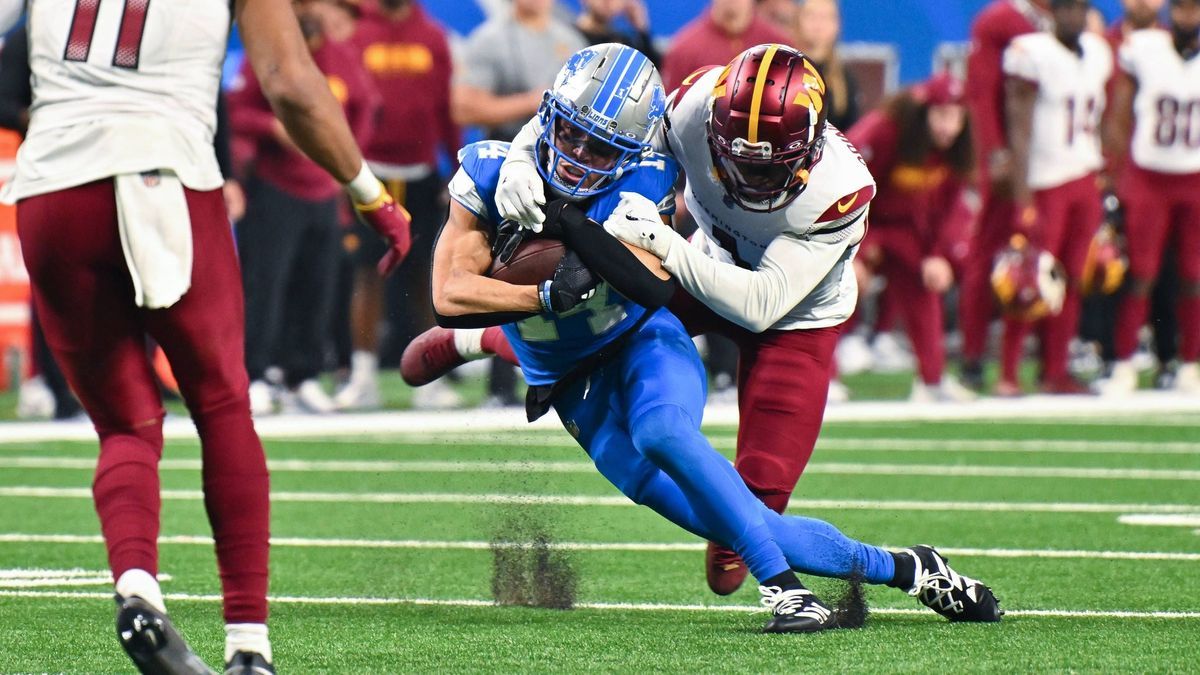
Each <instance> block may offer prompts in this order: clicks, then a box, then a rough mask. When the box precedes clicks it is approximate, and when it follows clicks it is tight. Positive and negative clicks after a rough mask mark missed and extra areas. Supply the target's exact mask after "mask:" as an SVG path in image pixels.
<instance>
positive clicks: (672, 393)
mask: <svg viewBox="0 0 1200 675" xmlns="http://www.w3.org/2000/svg"><path fill="white" fill-rule="evenodd" d="M665 109H666V102H665V96H664V92H663V88H662V83H661V80H660V79H659V76H658V73H657V72H656V71H655V69H654V67H653V65H652V64H651V63H650V62H649V60H648V59H646V57H645V56H643V55H642V54H640V53H638V52H637V51H635V50H633V49H631V48H629V47H625V46H622V45H615V44H611V45H597V46H593V47H589V48H587V49H584V50H582V51H580V52H578V53H576V54H575V55H574V56H572V57H571V59H570V60H569V61H568V62H567V64H566V65H565V66H564V67H563V69H562V70H561V71H560V73H559V75H558V77H557V79H556V81H555V85H554V88H553V89H552V90H550V91H548V92H547V94H546V98H545V100H544V102H543V105H542V108H541V113H540V114H541V115H542V119H543V122H544V125H543V126H544V127H545V132H544V133H543V135H542V137H541V139H540V140H539V142H538V152H539V155H540V157H541V158H542V160H543V161H541V162H539V170H540V171H541V174H542V177H543V179H544V180H545V182H546V185H547V186H548V187H549V188H550V189H551V190H552V192H553V193H554V194H555V195H556V196H557V197H559V199H558V200H556V201H555V202H554V203H552V204H551V205H550V207H549V209H548V215H547V231H548V232H550V233H552V234H553V236H556V237H558V238H561V239H562V240H563V241H564V242H565V243H566V245H567V247H568V249H569V251H568V253H567V254H566V255H564V257H563V259H562V261H561V262H560V263H559V265H558V268H557V270H556V271H555V273H554V275H553V277H552V278H551V279H549V280H546V281H544V282H542V283H541V284H538V285H515V284H510V283H507V282H504V281H501V280H498V279H494V278H491V277H489V276H487V274H488V270H489V269H490V267H491V266H492V264H493V259H494V258H495V257H500V259H501V260H503V259H504V258H505V256H507V255H510V254H511V251H512V250H514V249H515V247H516V245H517V244H518V243H519V242H520V241H521V236H522V234H521V232H522V231H520V230H518V229H517V228H515V227H510V225H511V224H506V223H504V222H502V219H501V218H500V216H499V212H498V211H499V209H498V207H497V204H496V199H495V194H496V190H497V187H498V182H499V174H500V166H501V164H502V163H503V160H504V158H505V156H506V154H507V152H508V144H506V143H497V142H482V143H477V144H474V145H470V146H467V147H466V148H464V149H463V150H462V151H461V152H460V154H459V159H460V162H461V168H460V170H459V172H458V174H457V175H456V176H455V177H454V178H453V180H452V181H451V183H450V194H451V196H452V197H453V200H452V202H451V206H450V215H449V218H448V220H447V222H446V225H445V227H444V228H443V230H442V233H441V234H440V236H439V240H438V242H437V244H436V248H435V251H434V262H433V272H432V274H433V302H434V309H435V311H436V313H437V316H438V319H439V323H440V324H441V325H443V326H447V327H454V328H468V327H470V328H480V327H483V326H494V325H503V331H504V333H505V336H506V337H507V338H508V341H509V342H510V343H511V344H512V348H513V350H514V351H515V352H516V354H517V356H518V357H519V360H520V364H521V368H522V371H523V372H524V375H525V378H526V380H527V382H528V384H529V387H530V388H529V395H528V398H527V401H526V408H527V412H528V413H529V416H530V418H531V419H534V418H536V417H537V416H540V415H541V414H543V413H544V412H546V411H547V410H549V409H550V408H551V407H552V408H553V409H554V410H555V411H556V412H557V413H558V415H559V417H560V419H561V420H562V423H563V425H564V426H565V427H566V428H567V430H568V431H569V432H570V433H571V435H572V436H574V437H575V439H576V440H577V441H578V442H579V444H580V445H581V446H582V447H583V448H584V450H586V451H587V453H588V455H589V456H590V457H591V458H592V460H593V461H594V462H595V464H596V468H597V469H598V470H599V471H600V472H601V473H602V474H603V475H604V476H605V477H606V478H608V479H609V480H610V481H611V482H612V483H613V484H614V485H615V486H616V487H617V488H619V489H620V490H621V492H623V493H624V494H625V495H626V496H628V497H629V498H630V499H631V500H633V501H634V502H636V503H638V504H642V505H645V506H648V507H650V508H652V509H654V510H655V511H656V512H658V513H659V514H661V515H663V516H664V517H666V518H667V519H669V520H671V521H672V522H674V523H676V524H678V525H679V526H681V527H683V528H684V529H686V530H688V531H690V532H693V533H695V534H697V535H699V536H701V537H705V538H707V539H710V540H713V541H718V542H722V543H725V544H727V545H729V546H730V547H731V548H732V549H733V550H735V551H736V552H737V553H738V554H739V555H740V556H741V557H742V559H743V560H744V561H745V562H746V565H747V566H748V568H749V570H750V573H751V574H753V575H754V577H755V578H756V579H758V580H759V582H760V592H761V593H762V596H763V604H764V605H765V606H767V607H768V608H770V610H771V612H772V617H771V619H770V620H769V621H768V623H767V624H766V627H765V630H766V631H768V632H810V631H817V630H823V629H826V628H832V627H836V626H837V617H836V616H834V615H833V613H832V612H831V611H830V609H829V608H828V607H827V606H826V605H825V604H823V603H822V602H821V601H820V600H819V599H817V598H816V597H815V596H814V595H813V594H812V593H811V592H810V591H809V590H808V589H806V588H805V587H804V586H803V585H802V584H801V583H800V581H799V580H798V579H797V577H796V574H795V572H796V571H799V572H804V573H811V574H817V575H821V576H831V577H841V578H847V577H850V576H861V578H863V579H864V580H865V581H867V582H869V583H880V584H889V585H892V586H896V587H898V588H904V589H908V588H911V587H914V575H915V574H916V569H917V560H918V554H919V553H921V552H920V551H915V550H913V549H907V550H905V551H900V552H897V553H892V552H889V551H885V550H883V549H881V548H878V547H874V546H870V545H867V544H863V543H860V542H857V541H854V540H852V539H849V538H848V537H846V536H845V535H843V534H842V533H841V532H839V531H838V530H837V529H836V528H834V527H833V526H832V525H829V524H828V523H825V522H823V521H819V520H815V519H811V518H799V517H792V516H781V515H779V514H777V513H775V512H773V511H771V510H770V509H768V508H766V507H765V506H764V505H763V504H762V502H760V501H759V500H758V499H757V498H755V497H754V495H753V494H752V493H751V492H750V490H749V489H748V488H747V487H746V485H745V483H744V482H743V481H742V479H741V477H740V476H739V475H738V473H737V471H735V470H734V468H733V466H732V464H730V463H729V461H728V460H726V459H725V458H724V457H722V456H721V455H720V454H719V453H717V451H716V450H714V449H713V447H712V446H711V445H710V444H709V442H708V441H707V439H705V437H704V436H703V434H701V432H700V421H701V416H702V414H703V410H704V401H705V397H706V379H705V373H704V369H703V366H702V365H701V362H700V358H699V355H698V354H697V352H696V349H695V346H694V345H693V343H692V341H691V339H690V338H689V337H688V334H687V332H686V331H685V330H684V328H683V326H682V325H681V324H680V322H679V320H678V319H676V318H675V316H674V315H672V314H671V313H670V312H668V311H667V310H666V309H663V308H662V306H663V305H665V304H666V302H667V301H668V300H669V299H670V297H671V295H672V294H673V292H674V284H673V282H671V281H670V280H669V279H667V280H664V279H663V278H661V277H660V276H658V275H656V274H655V272H654V271H652V270H650V269H649V268H648V267H647V266H646V265H644V264H642V262H641V261H640V260H639V259H638V258H637V257H636V256H635V254H634V253H632V252H631V251H630V249H628V248H626V246H625V245H624V244H622V243H620V242H619V241H617V240H616V239H614V238H612V237H611V236H610V235H608V234H607V233H606V232H605V231H604V230H603V229H602V228H601V227H600V226H599V225H597V224H596V222H603V221H604V220H605V219H606V218H608V217H609V216H610V215H611V214H613V213H616V212H617V210H618V209H617V207H618V204H619V203H620V202H621V200H622V197H621V195H622V194H623V193H636V194H639V195H641V196H643V197H645V198H647V199H649V200H651V201H653V202H654V203H656V204H658V205H659V210H660V212H661V213H662V214H663V215H664V216H667V215H670V214H671V213H672V212H673V211H674V185H675V181H676V178H677V174H678V165H677V164H676V162H675V160H674V159H672V158H670V157H667V156H665V155H660V154H656V153H654V152H652V150H651V148H650V140H651V138H652V136H653V135H654V133H655V132H656V131H657V130H658V127H659V125H660V124H661V123H662V122H663V116H664V112H665ZM543 234H545V233H543ZM664 276H665V275H664ZM463 332H464V333H465V332H466V331H463ZM947 572H948V573H949V574H954V573H953V571H951V570H948V568H947ZM955 576H957V575H955ZM979 588H982V589H986V587H984V586H982V585H979ZM942 595H943V596H944V595H945V594H944V593H943V594H942ZM941 599H944V598H939V599H938V601H939V602H940V600H941ZM922 600H926V599H925V598H922ZM984 600H987V602H984V603H982V604H981V605H980V612H981V613H982V612H986V613H987V616H988V617H989V618H990V620H995V619H998V618H999V608H998V606H997V604H996V602H995V599H994V598H993V597H991V594H990V592H987V598H984ZM926 604H927V605H929V606H931V607H933V608H934V609H935V610H938V611H939V612H941V613H943V614H944V615H947V616H949V615H948V614H946V612H942V610H940V609H939V608H938V606H937V604H936V602H934V598H932V597H931V598H930V599H929V600H927V601H926ZM977 620H978V619H977Z"/></svg>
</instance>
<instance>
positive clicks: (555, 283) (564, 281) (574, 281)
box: [538, 251, 600, 314]
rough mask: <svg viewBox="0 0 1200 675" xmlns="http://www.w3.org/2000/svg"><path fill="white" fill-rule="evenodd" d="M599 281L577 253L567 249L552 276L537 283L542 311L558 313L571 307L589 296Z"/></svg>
mask: <svg viewBox="0 0 1200 675" xmlns="http://www.w3.org/2000/svg"><path fill="white" fill-rule="evenodd" d="M599 283H600V280H599V279H597V278H596V276H595V275H594V274H592V271H591V270H590V269H588V266H587V265H585V264H583V260H581V259H580V258H579V254H577V253H575V251H567V253H566V255H564V256H563V257H562V260H560V261H559V262H558V267H557V268H555V270H554V276H553V277H551V278H550V280H549V281H543V282H542V283H541V284H539V285H538V297H539V298H540V299H541V303H542V311H543V312H554V313H555V314H560V313H562V312H565V311H567V310H569V309H572V308H573V307H575V306H576V305H578V304H579V303H581V302H583V301H585V300H587V299H589V298H591V297H592V294H593V293H595V292H596V286H597V285H599Z"/></svg>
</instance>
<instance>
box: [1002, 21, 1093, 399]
mask: <svg viewBox="0 0 1200 675" xmlns="http://www.w3.org/2000/svg"><path fill="white" fill-rule="evenodd" d="M1050 7H1051V13H1052V15H1053V19H1054V29H1053V31H1051V32H1046V33H1030V34H1027V35H1022V36H1019V37H1017V38H1016V39H1014V40H1013V42H1012V44H1011V45H1009V47H1008V49H1007V50H1006V51H1005V53H1004V73H1005V75H1006V76H1007V82H1006V89H1007V93H1008V125H1009V133H1008V143H1009V148H1010V151H1011V153H1012V158H1013V184H1014V188H1013V189H1014V200H1015V202H1016V205H1017V210H1016V216H1015V220H1016V222H1015V223H1014V224H1013V227H1014V230H1016V231H1017V232H1018V233H1021V234H1023V235H1025V236H1026V237H1027V238H1028V239H1029V240H1031V241H1032V242H1033V243H1034V244H1035V245H1037V246H1039V247H1040V248H1042V249H1044V250H1046V251H1048V252H1049V253H1050V254H1051V255H1053V256H1054V257H1055V258H1057V259H1058V260H1059V261H1061V262H1062V265H1063V268H1064V270H1065V272H1066V275H1067V281H1068V285H1067V293H1066V298H1065V300H1064V301H1063V306H1062V310H1061V311H1060V312H1058V313H1057V314H1056V315H1053V316H1048V317H1046V318H1044V319H1042V320H1041V322H1042V326H1041V328H1042V330H1041V343H1042V372H1041V390H1042V391H1043V392H1045V393H1050V394H1083V393H1087V392H1088V389H1087V387H1086V386H1084V385H1083V384H1081V383H1079V382H1078V381H1076V380H1075V379H1074V378H1073V377H1072V376H1071V375H1070V374H1069V373H1068V371H1067V349H1068V346H1069V344H1070V341H1071V338H1072V337H1074V335H1075V334H1076V331H1077V329H1078V327H1079V307H1080V291H1079V289H1080V283H1081V280H1082V277H1083V271H1084V263H1085V261H1086V259H1087V251H1088V246H1089V244H1091V242H1092V238H1093V236H1094V235H1095V233H1096V230H1097V229H1098V228H1099V227H1100V220H1101V218H1102V216H1103V212H1102V209H1101V203H1100V191H1099V176H1098V172H1099V171H1100V169H1101V168H1102V167H1103V165H1104V160H1103V158H1102V156H1101V154H1100V134H1099V128H1100V118H1101V116H1102V115H1103V113H1104V105H1105V85H1106V83H1107V82H1108V79H1109V77H1110V75H1111V74H1112V50H1111V49H1109V46H1108V43H1107V42H1106V41H1105V40H1104V38H1102V37H1100V36H1098V35H1094V34H1092V33H1089V32H1086V31H1085V26H1086V23H1087V14H1088V10H1089V9H1090V8H1091V3H1090V2H1088V1H1087V0H1054V1H1053V2H1051V3H1050ZM1030 326H1031V324H1030V323H1029V322H1026V321H1022V320H1019V319H1012V318H1010V319H1008V320H1006V323H1005V331H1004V343H1003V347H1002V349H1001V363H1000V366H1001V368H1000V382H999V383H998V384H997V388H996V391H997V393H998V394H1002V395H1009V396H1012V395H1017V394H1019V393H1020V391H1021V389H1020V385H1019V384H1018V382H1017V370H1018V367H1019V365H1020V361H1021V354H1022V345H1023V344H1024V340H1025V335H1026V334H1027V332H1028V331H1029V328H1030Z"/></svg>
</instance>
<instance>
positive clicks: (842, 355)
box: [834, 333, 875, 375]
mask: <svg viewBox="0 0 1200 675" xmlns="http://www.w3.org/2000/svg"><path fill="white" fill-rule="evenodd" d="M834 354H835V356H836V358H837V369H838V372H839V373H841V374H842V375H855V374H857V373H861V372H863V371H866V370H870V369H871V367H872V366H874V365H875V356H874V354H872V352H871V345H869V344H867V339H866V338H865V337H863V336H862V335H860V334H858V333H851V334H849V335H846V336H844V337H843V338H842V339H841V340H839V341H838V343H837V349H836V351H835V352H834Z"/></svg>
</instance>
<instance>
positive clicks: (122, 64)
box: [63, 0, 150, 70]
mask: <svg viewBox="0 0 1200 675" xmlns="http://www.w3.org/2000/svg"><path fill="white" fill-rule="evenodd" d="M101 1H102V0H75V13H74V14H73V15H72V16H71V30H70V31H69V32H68V33H67V48H66V50H65V51H64V52H63V60H65V61H79V62H86V61H87V60H88V55H89V54H91V52H92V37H93V34H94V33H95V32H96V17H97V15H99V14H100V3H101ZM124 2H125V8H124V10H123V11H122V13H121V28H120V31H119V32H118V33H117V48H116V50H115V51H114V52H113V61H112V64H113V65H114V66H116V67H118V68H130V69H133V70H136V69H137V67H138V58H139V57H140V56H141V51H142V34H143V33H144V32H145V30H146V12H147V10H149V9H150V0H124Z"/></svg>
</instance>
